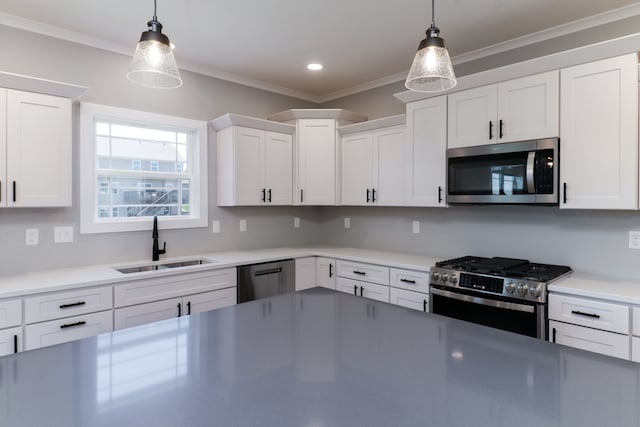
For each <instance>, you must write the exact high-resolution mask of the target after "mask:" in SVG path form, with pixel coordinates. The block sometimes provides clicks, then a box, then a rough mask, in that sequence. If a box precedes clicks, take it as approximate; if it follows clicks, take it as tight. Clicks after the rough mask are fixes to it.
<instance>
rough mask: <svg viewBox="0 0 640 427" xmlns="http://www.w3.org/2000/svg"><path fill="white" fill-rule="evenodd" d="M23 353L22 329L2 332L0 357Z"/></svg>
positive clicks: (0, 332) (0, 334) (0, 336)
mask: <svg viewBox="0 0 640 427" xmlns="http://www.w3.org/2000/svg"><path fill="white" fill-rule="evenodd" d="M20 351H22V327H20V328H13V329H2V330H0V357H2V356H6V355H7V354H13V353H18V352H20Z"/></svg>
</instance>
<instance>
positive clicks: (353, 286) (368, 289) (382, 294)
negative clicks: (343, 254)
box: [336, 277, 389, 302]
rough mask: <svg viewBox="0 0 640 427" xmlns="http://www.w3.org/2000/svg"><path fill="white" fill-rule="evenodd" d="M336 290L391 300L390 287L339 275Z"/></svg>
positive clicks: (379, 299) (381, 299)
mask: <svg viewBox="0 0 640 427" xmlns="http://www.w3.org/2000/svg"><path fill="white" fill-rule="evenodd" d="M336 290H338V291H340V292H344V293H347V294H352V295H355V296H359V297H360V296H361V297H364V298H369V299H374V300H377V301H382V302H389V287H388V286H384V285H376V284H374V283H367V282H363V281H358V280H352V279H345V278H344V277H338V280H337V281H336Z"/></svg>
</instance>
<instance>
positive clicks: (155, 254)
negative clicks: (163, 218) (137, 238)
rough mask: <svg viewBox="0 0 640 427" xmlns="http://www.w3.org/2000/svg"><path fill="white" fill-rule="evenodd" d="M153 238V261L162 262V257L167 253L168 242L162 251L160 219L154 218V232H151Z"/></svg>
mask: <svg viewBox="0 0 640 427" xmlns="http://www.w3.org/2000/svg"><path fill="white" fill-rule="evenodd" d="M151 237H152V238H153V250H152V253H151V261H158V260H160V255H162V254H165V253H166V252H167V242H164V244H163V246H162V249H160V246H159V245H158V217H157V216H154V217H153V231H152V232H151Z"/></svg>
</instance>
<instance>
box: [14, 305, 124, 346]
mask: <svg viewBox="0 0 640 427" xmlns="http://www.w3.org/2000/svg"><path fill="white" fill-rule="evenodd" d="M111 331H113V312H112V311H111V310H109V311H103V312H100V313H92V314H86V315H84V316H76V317H70V318H66V319H60V320H54V321H51V322H45V323H38V324H36V325H27V326H26V327H25V350H33V349H36V348H40V347H46V346H49V345H55V344H61V343H64V342H69V341H75V340H79V339H82V338H88V337H92V336H95V335H98V334H102V333H105V332H111Z"/></svg>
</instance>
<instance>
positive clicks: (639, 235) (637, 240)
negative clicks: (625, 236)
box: [629, 231, 640, 249]
mask: <svg viewBox="0 0 640 427" xmlns="http://www.w3.org/2000/svg"><path fill="white" fill-rule="evenodd" d="M629 249H640V231H630V232H629Z"/></svg>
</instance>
